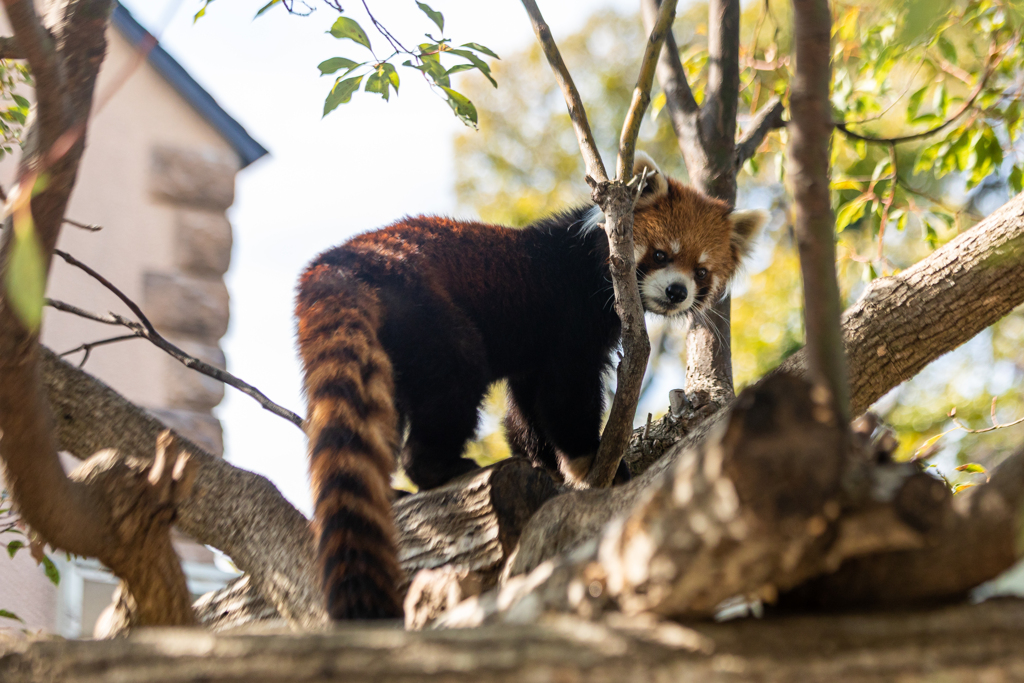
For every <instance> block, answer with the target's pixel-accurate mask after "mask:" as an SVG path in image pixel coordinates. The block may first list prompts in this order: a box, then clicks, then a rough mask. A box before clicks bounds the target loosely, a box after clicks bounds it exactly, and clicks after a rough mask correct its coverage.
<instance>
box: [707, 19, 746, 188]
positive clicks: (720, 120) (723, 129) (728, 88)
mask: <svg viewBox="0 0 1024 683" xmlns="http://www.w3.org/2000/svg"><path fill="white" fill-rule="evenodd" d="M739 54H740V2H739V0H711V2H710V3H709V4H708V82H707V85H706V86H705V89H704V93H705V94H704V103H703V104H702V105H701V112H700V128H701V140H702V141H703V142H704V151H705V153H706V155H707V158H708V161H709V163H708V165H707V167H706V168H705V171H704V179H703V180H702V181H701V182H700V185H701V188H702V189H703V190H704V192H706V193H707V194H709V195H711V196H712V197H716V198H718V199H723V200H725V201H726V202H728V203H729V206H733V205H735V204H736V173H735V170H734V168H735V167H734V160H735V158H736V157H735V151H734V148H735V145H736V109H737V107H738V106H739V92H740V60H739Z"/></svg>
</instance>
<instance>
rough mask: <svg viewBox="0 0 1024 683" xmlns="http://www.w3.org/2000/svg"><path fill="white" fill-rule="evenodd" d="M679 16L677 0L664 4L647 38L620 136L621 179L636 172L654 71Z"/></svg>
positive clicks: (617, 174) (616, 173)
mask: <svg viewBox="0 0 1024 683" xmlns="http://www.w3.org/2000/svg"><path fill="white" fill-rule="evenodd" d="M675 17H676V0H666V1H665V2H663V3H661V8H660V9H659V11H658V16H657V19H656V20H655V22H654V26H653V27H652V28H651V30H650V36H648V38H647V47H646V48H645V49H644V57H643V61H641V63H640V74H639V75H638V76H637V79H636V87H635V88H633V99H632V101H631V102H630V103H629V110H628V111H627V112H626V120H625V121H624V122H623V124H622V134H621V135H620V136H619V157H618V163H617V164H616V167H615V176H616V177H617V178H619V179H620V180H623V181H625V180H628V178H629V177H631V176H632V175H633V155H634V154H635V153H636V138H637V136H638V135H639V134H640V124H641V123H642V122H643V119H644V114H645V113H646V112H647V106H648V105H649V104H650V103H651V85H653V83H654V71H655V68H656V66H657V64H658V61H659V59H660V55H661V52H662V50H661V48H662V45H664V44H665V39H666V38H667V37H668V35H669V33H670V32H671V30H672V20H673V19H675Z"/></svg>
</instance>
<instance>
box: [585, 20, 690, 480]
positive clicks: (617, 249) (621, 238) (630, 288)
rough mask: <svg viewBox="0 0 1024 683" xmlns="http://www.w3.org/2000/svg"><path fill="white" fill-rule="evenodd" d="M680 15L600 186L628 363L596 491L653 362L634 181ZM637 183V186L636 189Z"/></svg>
mask: <svg viewBox="0 0 1024 683" xmlns="http://www.w3.org/2000/svg"><path fill="white" fill-rule="evenodd" d="M675 13H676V0H665V2H664V3H663V4H662V6H661V9H660V10H659V13H658V19H657V21H656V22H655V24H654V28H653V29H652V30H651V34H650V38H648V40H647V47H646V49H645V50H644V57H643V61H642V62H641V64H640V73H639V75H638V76H637V83H636V87H635V88H634V89H633V101H632V102H631V104H630V107H629V112H628V113H627V115H626V120H625V122H624V123H623V125H622V134H621V136H620V137H619V155H618V162H617V164H616V182H615V183H614V184H604V185H598V186H596V187H594V193H593V196H594V200H595V201H596V202H597V203H598V205H599V206H600V207H601V210H602V211H603V212H604V224H605V231H606V232H607V233H608V270H609V272H610V274H611V277H612V288H613V290H614V292H615V312H616V314H617V315H618V317H619V321H620V323H621V325H622V361H621V362H620V363H619V366H618V368H617V369H616V379H617V382H616V386H615V397H614V398H613V399H612V405H611V410H609V412H608V420H607V422H606V423H605V426H604V430H603V431H602V432H601V444H600V446H599V447H598V451H597V455H596V456H595V458H594V463H593V466H592V467H591V468H590V472H588V473H587V478H586V482H587V485H588V486H590V487H605V486H610V485H611V483H612V480H613V479H614V478H615V473H616V472H617V470H618V468H619V463H620V462H621V460H622V456H623V454H624V453H625V452H626V447H627V445H628V444H629V437H630V435H631V434H632V432H633V417H634V416H635V415H636V405H637V402H638V401H639V400H640V387H641V385H642V384H643V379H644V371H645V370H646V369H647V358H648V356H649V355H650V353H651V342H650V340H649V339H648V338H647V326H646V325H645V324H644V309H643V305H642V304H641V302H640V289H639V287H638V285H637V280H636V254H635V249H634V247H633V209H634V207H635V206H636V202H637V200H638V199H639V198H640V194H641V192H642V191H643V184H644V182H646V177H642V178H639V179H637V178H633V177H632V176H633V174H634V172H635V170H634V165H633V158H634V153H635V152H636V138H637V135H638V134H639V132H640V122H641V121H642V120H643V116H644V112H645V111H646V110H647V105H648V104H649V103H650V101H651V85H652V83H653V82H654V69H655V64H656V63H657V60H658V55H660V54H661V46H662V45H663V44H664V42H665V37H666V36H667V35H668V33H669V31H670V30H671V27H672V19H673V18H674V17H675ZM645 172H646V171H645ZM624 183H628V184H625V185H624ZM634 183H637V186H636V188H635V190H632V188H633V184H634Z"/></svg>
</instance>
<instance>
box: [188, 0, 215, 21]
mask: <svg viewBox="0 0 1024 683" xmlns="http://www.w3.org/2000/svg"><path fill="white" fill-rule="evenodd" d="M211 2H213V0H203V6H202V7H200V8H199V11H198V12H196V13H195V15H194V16H193V17H192V23H193V24H194V23H196V22H197V21H199V18H200V17H204V16H206V8H207V7H209V6H210V3H211Z"/></svg>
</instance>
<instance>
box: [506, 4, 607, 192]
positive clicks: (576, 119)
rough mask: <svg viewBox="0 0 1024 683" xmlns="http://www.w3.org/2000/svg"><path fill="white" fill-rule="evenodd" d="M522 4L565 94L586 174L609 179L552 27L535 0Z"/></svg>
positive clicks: (602, 180) (598, 180)
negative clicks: (552, 33)
mask: <svg viewBox="0 0 1024 683" xmlns="http://www.w3.org/2000/svg"><path fill="white" fill-rule="evenodd" d="M523 7H525V8H526V13H527V14H529V15H530V22H531V23H532V24H533V31H534V33H536V34H537V40H538V41H540V45H541V48H543V50H544V56H545V57H547V60H548V64H550V65H551V70H552V71H554V72H555V80H556V81H558V86H559V87H560V88H561V89H562V95H563V96H564V97H565V104H566V106H567V107H568V108H569V118H570V119H571V120H572V127H573V129H574V130H575V131H576V139H577V140H578V141H579V144H580V151H581V152H582V153H583V161H584V162H585V163H586V165H587V175H589V176H590V177H591V178H593V179H594V180H596V181H597V182H605V181H607V180H608V174H607V172H606V171H605V169H604V162H603V161H601V154H600V153H599V152H598V151H597V142H595V141H594V134H593V133H592V132H591V130H590V122H589V121H587V112H586V110H585V109H584V108H583V100H582V99H580V93H579V91H578V90H576V84H575V83H573V80H572V76H570V75H569V69H567V68H566V66H565V62H564V61H562V54H561V53H560V52H559V51H558V46H557V45H555V40H554V38H552V37H551V29H550V28H549V27H548V25H547V22H545V21H544V17H543V16H541V13H540V8H539V7H537V3H536V2H535V1H534V0H523Z"/></svg>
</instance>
